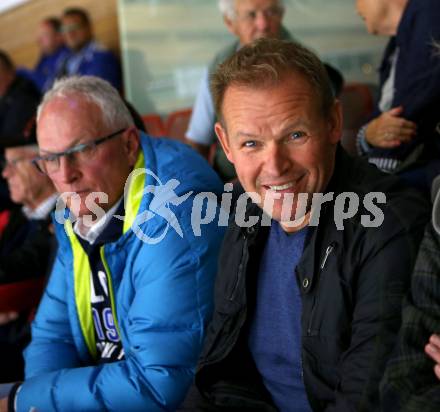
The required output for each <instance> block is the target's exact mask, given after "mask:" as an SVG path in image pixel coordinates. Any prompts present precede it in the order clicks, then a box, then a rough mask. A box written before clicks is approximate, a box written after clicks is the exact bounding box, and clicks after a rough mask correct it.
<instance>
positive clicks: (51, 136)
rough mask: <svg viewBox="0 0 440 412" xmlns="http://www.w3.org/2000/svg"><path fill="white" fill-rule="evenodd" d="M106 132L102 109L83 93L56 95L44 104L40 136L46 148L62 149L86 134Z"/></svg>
mask: <svg viewBox="0 0 440 412" xmlns="http://www.w3.org/2000/svg"><path fill="white" fill-rule="evenodd" d="M105 133H106V128H105V127H104V124H103V118H102V113H101V109H100V108H99V106H98V105H97V104H96V103H94V102H91V101H89V100H88V99H87V98H85V97H83V96H78V95H67V96H56V97H53V98H52V99H51V100H49V101H48V102H47V103H45V104H44V106H43V107H42V109H41V111H40V113H39V116H38V119H37V139H38V142H39V146H40V149H42V150H45V149H46V150H49V151H62V150H65V149H66V148H69V147H70V146H72V145H73V144H77V143H80V142H81V141H82V140H83V139H84V138H88V137H99V136H100V135H101V134H105ZM47 145H49V146H48V147H46V146H47Z"/></svg>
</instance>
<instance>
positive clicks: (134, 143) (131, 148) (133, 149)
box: [122, 126, 140, 167]
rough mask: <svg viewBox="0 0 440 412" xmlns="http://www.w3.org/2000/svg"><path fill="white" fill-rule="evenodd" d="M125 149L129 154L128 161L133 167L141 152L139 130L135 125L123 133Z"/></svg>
mask: <svg viewBox="0 0 440 412" xmlns="http://www.w3.org/2000/svg"><path fill="white" fill-rule="evenodd" d="M122 138H123V142H124V150H125V153H126V155H127V159H128V163H129V165H130V166H131V167H132V166H134V165H135V164H136V160H137V157H138V152H139V146H140V143H139V132H138V130H137V129H136V127H135V126H130V127H129V128H128V129H126V130H125V131H124V132H123V134H122Z"/></svg>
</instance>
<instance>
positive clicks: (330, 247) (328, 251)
mask: <svg viewBox="0 0 440 412" xmlns="http://www.w3.org/2000/svg"><path fill="white" fill-rule="evenodd" d="M335 246H336V243H335V242H332V243H330V244H329V245H328V246H327V249H326V250H325V254H324V258H323V259H322V261H321V264H320V265H319V275H320V276H321V273H322V271H323V270H324V268H325V265H326V264H327V259H328V258H329V256H330V255H331V253H332V252H333V250H334V249H335ZM318 282H319V279H318ZM318 289H319V283H318ZM315 310H316V298H315V299H314V301H313V306H312V312H311V313H310V320H309V325H308V327H307V335H308V336H310V335H311V334H312V323H313V318H314V315H315Z"/></svg>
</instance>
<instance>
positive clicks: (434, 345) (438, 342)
mask: <svg viewBox="0 0 440 412" xmlns="http://www.w3.org/2000/svg"><path fill="white" fill-rule="evenodd" d="M425 352H426V354H427V355H428V356H429V357H430V358H432V359H433V360H434V362H435V363H436V365H435V367H434V372H435V374H436V375H437V378H439V379H440V335H431V337H430V338H429V343H428V344H427V345H426V346H425Z"/></svg>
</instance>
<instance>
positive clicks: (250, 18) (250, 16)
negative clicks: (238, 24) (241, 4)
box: [238, 6, 283, 23]
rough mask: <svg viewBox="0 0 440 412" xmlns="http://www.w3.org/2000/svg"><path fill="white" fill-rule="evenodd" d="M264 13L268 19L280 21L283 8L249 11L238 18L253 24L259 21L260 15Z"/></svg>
mask: <svg viewBox="0 0 440 412" xmlns="http://www.w3.org/2000/svg"><path fill="white" fill-rule="evenodd" d="M260 12H261V13H263V15H264V17H265V18H266V19H278V18H280V17H281V16H282V15H283V8H282V7H279V6H273V7H269V8H268V9H265V10H248V11H246V12H244V13H242V14H238V18H239V19H240V20H243V21H245V22H248V23H252V22H254V21H255V20H256V19H257V16H258V13H260Z"/></svg>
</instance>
